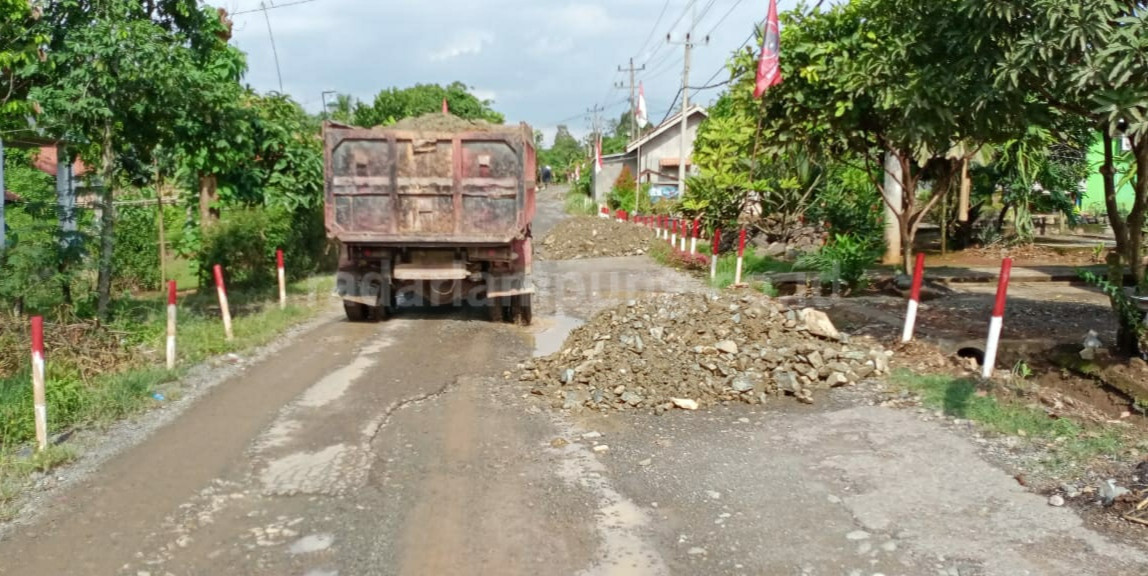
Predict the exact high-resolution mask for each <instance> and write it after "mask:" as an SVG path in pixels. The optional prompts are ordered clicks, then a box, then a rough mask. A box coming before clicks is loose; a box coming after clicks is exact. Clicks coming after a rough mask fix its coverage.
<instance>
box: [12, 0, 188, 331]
mask: <svg viewBox="0 0 1148 576" xmlns="http://www.w3.org/2000/svg"><path fill="white" fill-rule="evenodd" d="M148 6H149V8H154V9H155V10H160V11H158V12H157V11H153V10H152V9H147V10H145V9H144V8H142V7H141V5H140V3H139V2H133V1H131V0H106V1H104V2H100V3H98V5H94V6H88V5H86V4H85V3H82V2H77V1H72V2H67V1H64V2H60V3H58V4H53V5H52V11H50V12H49V14H50V16H51V17H48V18H44V19H43V21H42V22H41V25H45V26H54V25H55V26H56V27H55V28H53V29H52V32H53V41H52V44H51V49H50V51H49V52H48V62H47V65H46V67H45V70H50V71H51V72H52V74H50V75H44V76H40V77H38V78H37V80H39V81H42V82H43V84H42V85H39V86H36V87H35V88H33V89H32V91H31V94H30V98H32V99H33V100H35V101H36V102H38V103H40V104H42V106H43V108H44V114H45V116H46V117H47V118H49V119H50V122H49V123H48V124H49V125H50V126H53V128H54V130H56V131H57V132H58V133H59V135H64V134H63V131H62V129H61V128H59V127H61V126H67V127H69V128H70V129H71V130H72V131H74V133H75V134H78V135H79V136H81V137H82V139H83V141H85V142H88V144H87V145H86V146H83V147H81V150H80V154H81V156H82V157H83V158H84V159H85V160H86V161H88V162H89V163H91V164H94V165H98V166H99V173H100V176H101V180H102V182H101V194H100V208H101V211H102V215H101V220H100V257H99V274H98V280H97V294H98V303H97V311H98V315H99V317H100V318H101V319H106V318H107V317H108V312H109V304H110V300H111V286H112V274H113V269H112V261H113V252H114V249H115V222H116V215H115V214H116V211H115V205H114V204H113V200H114V198H115V196H116V192H117V190H118V189H119V188H120V187H121V186H122V185H123V183H124V182H125V181H126V180H128V179H129V178H131V177H132V176H135V175H133V174H130V173H129V171H128V169H129V168H131V167H138V166H150V164H151V163H152V158H153V153H154V151H155V149H156V147H157V146H158V145H159V144H161V143H162V142H165V141H167V140H169V139H170V136H171V132H170V127H171V126H173V125H174V124H175V121H176V120H177V114H178V110H180V109H181V107H182V106H183V103H184V99H185V98H186V96H187V94H188V91H187V82H186V80H187V76H188V74H189V73H191V71H192V70H191V69H192V67H193V65H194V59H193V58H192V55H191V51H190V50H189V48H188V46H189V38H188V37H187V36H185V35H183V34H182V33H180V32H179V25H180V24H181V23H197V24H201V23H202V22H203V18H204V16H205V15H204V14H203V13H200V12H199V10H198V9H197V8H196V6H195V2H194V1H192V0H187V1H184V2H177V1H175V0H171V1H167V2H160V3H159V5H158V6H157V5H155V4H153V3H149V4H148ZM169 10H170V11H169ZM192 14H198V17H192ZM69 18H71V20H69ZM129 160H130V161H129Z"/></svg>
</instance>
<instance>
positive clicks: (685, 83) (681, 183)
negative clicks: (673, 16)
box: [666, 0, 710, 198]
mask: <svg viewBox="0 0 1148 576" xmlns="http://www.w3.org/2000/svg"><path fill="white" fill-rule="evenodd" d="M690 11H691V14H690V30H689V31H688V32H686V39H685V40H684V41H682V42H673V41H672V40H670V34H666V42H669V43H671V44H681V45H682V46H684V47H685V51H686V54H685V65H684V66H683V68H682V118H681V123H682V124H681V127H682V131H681V135H680V137H679V140H680V142H679V143H680V144H681V150H680V152H679V156H680V157H679V159H678V198H682V197H683V196H685V194H686V160H687V158H688V157H689V155H688V151H687V143H686V127H687V126H688V124H689V122H688V121H687V118H686V112H687V111H688V110H689V107H690V50H692V49H693V47H694V40H693V32H694V26H696V25H697V23H698V5H697V0H690ZM709 41H710V37H709V36H706V37H705V39H704V43H705V44H709Z"/></svg>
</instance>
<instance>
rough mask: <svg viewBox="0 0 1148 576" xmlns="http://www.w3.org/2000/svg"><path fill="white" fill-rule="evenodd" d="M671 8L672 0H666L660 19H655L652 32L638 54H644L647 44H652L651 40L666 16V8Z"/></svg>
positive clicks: (659, 14) (659, 15)
mask: <svg viewBox="0 0 1148 576" xmlns="http://www.w3.org/2000/svg"><path fill="white" fill-rule="evenodd" d="M669 8H670V0H666V2H665V4H662V11H661V12H659V13H658V19H657V20H654V26H653V27H652V28H650V33H649V34H648V35H647V36H646V41H645V42H642V47H641V48H638V51H637V52H636V54H638V55H639V56H640V55H641V54H642V51H643V50H645V49H646V46H649V45H650V40H652V39H653V38H654V33H655V32H657V31H658V24H661V23H662V18H663V17H665V15H666V10H668V9H669Z"/></svg>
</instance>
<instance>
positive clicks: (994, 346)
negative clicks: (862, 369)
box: [601, 206, 1012, 378]
mask: <svg viewBox="0 0 1148 576" xmlns="http://www.w3.org/2000/svg"><path fill="white" fill-rule="evenodd" d="M601 215H602V216H603V217H605V218H609V217H610V213H609V209H607V208H606V207H605V206H603V207H602V209H601ZM615 218H616V219H617V221H618V222H629V221H630V216H629V214H628V213H626V211H625V210H619V211H618V212H617V213H616V214H615ZM633 221H634V222H635V223H637V224H639V225H642V226H646V227H649V228H653V229H654V231H655V233H656V235H657V238H659V239H661V240H668V241H669V242H670V245H671V246H673V248H674V249H675V250H680V251H682V252H685V250H686V238H687V236H689V237H690V250H689V253H690V255H694V254H697V242H698V237H699V233H700V229H701V227H700V226H699V224H700V222H699V221H698V220H696V219H695V220H694V221H693V223H692V226H691V227H690V228H689V229H687V223H686V221H684V220H679V219H676V218H671V217H669V216H664V215H662V216H643V215H635V216H634V219H633ZM679 232H680V233H681V238H680V241H681V244H680V248H679V244H678V242H679ZM720 244H721V229H720V228H718V229H715V230H714V235H713V242H712V254H711V256H710V279H711V280H712V279H714V278H716V277H717V264H718V247H719V245H720ZM745 245H746V230H745V228H741V229H740V230H739V231H738V243H737V267H736V271H735V273H734V285H735V286H738V285H741V276H742V271H743V267H744V262H745ZM1011 275H1012V259H1011V258H1005V259H1004V260H1002V261H1001V271H1000V278H999V280H998V282H997V292H996V298H995V300H994V302H993V312H992V317H991V318H990V319H989V333H988V338H987V341H986V342H985V357H984V364H983V366H982V372H981V376H982V377H983V378H991V377H992V375H993V370H995V368H996V359H997V351H998V349H999V348H1000V337H1001V332H1002V330H1003V328H1004V312H1005V304H1006V302H1007V300H1008V283H1009V278H1010V276H1011ZM924 277H925V255H924V254H922V253H918V254H917V259H916V261H915V262H914V266H913V283H912V287H911V290H910V292H909V304H908V309H907V310H906V311H905V326H904V330H903V332H902V335H901V341H902V342H910V341H912V340H913V333H914V330H915V328H916V323H917V313H918V311H919V309H920V305H921V284H922V281H923V280H924Z"/></svg>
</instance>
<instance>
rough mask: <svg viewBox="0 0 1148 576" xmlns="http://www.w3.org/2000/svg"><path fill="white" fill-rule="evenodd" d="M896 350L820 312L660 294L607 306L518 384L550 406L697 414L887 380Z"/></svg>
mask: <svg viewBox="0 0 1148 576" xmlns="http://www.w3.org/2000/svg"><path fill="white" fill-rule="evenodd" d="M890 356H891V354H890V353H888V352H886V351H885V350H883V349H881V348H880V347H879V346H877V345H874V344H873V343H871V342H863V343H862V342H858V343H849V338H848V337H847V336H844V335H841V334H839V333H838V332H837V330H836V329H835V328H834V327H833V324H832V323H831V322H830V321H829V320H828V318H827V317H826V316H825V315H824V314H823V313H821V312H820V311H817V310H812V309H807V310H790V309H787V308H785V307H784V306H782V305H780V304H778V303H777V302H775V301H772V300H770V299H768V298H767V297H764V296H760V295H755V294H748V295H741V294H736V293H729V294H723V295H720V296H710V295H704V294H675V295H660V296H653V297H648V298H643V299H640V300H635V301H630V302H628V303H627V304H625V305H621V306H617V307H614V308H611V309H607V310H604V311H602V312H600V313H598V314H597V315H596V316H594V317H593V318H592V319H591V320H590V321H589V322H588V323H586V324H585V325H583V326H581V327H579V328H577V329H575V330H574V331H573V332H572V333H571V334H570V336H569V337H568V338H567V340H566V342H565V343H564V344H563V346H562V349H561V350H560V351H559V352H557V353H555V354H552V355H550V356H547V357H544V358H537V359H534V360H532V361H530V362H527V363H525V364H523V365H522V367H521V369H520V370H519V373H518V379H519V380H520V381H522V382H525V383H526V384H527V385H529V386H530V387H531V390H530V391H531V393H532V394H534V395H535V396H537V397H541V398H543V399H544V400H545V402H546V404H547V405H549V406H550V407H551V408H554V409H566V410H580V409H591V410H600V411H606V410H645V411H653V412H656V413H659V414H660V413H662V412H665V411H666V410H671V409H675V408H678V409H685V410H696V409H698V408H705V407H707V406H713V405H715V404H721V403H729V402H744V403H748V404H760V403H764V402H767V401H768V400H769V399H770V398H773V397H781V396H792V397H795V398H796V399H798V400H800V401H802V402H812V401H813V397H814V394H815V393H816V392H818V391H821V390H825V389H828V388H831V387H837V386H849V385H852V384H854V383H857V382H859V381H861V380H863V379H866V378H870V377H874V376H879V375H882V374H885V373H887V372H888V370H889V358H890Z"/></svg>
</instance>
